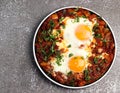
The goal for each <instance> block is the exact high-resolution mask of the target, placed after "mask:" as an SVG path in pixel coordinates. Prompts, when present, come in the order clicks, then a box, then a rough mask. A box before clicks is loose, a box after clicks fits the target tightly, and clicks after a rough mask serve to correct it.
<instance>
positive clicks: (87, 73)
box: [84, 69, 90, 81]
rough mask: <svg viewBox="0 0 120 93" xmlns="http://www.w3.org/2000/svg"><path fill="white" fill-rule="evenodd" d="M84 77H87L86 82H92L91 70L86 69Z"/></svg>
mask: <svg viewBox="0 0 120 93" xmlns="http://www.w3.org/2000/svg"><path fill="white" fill-rule="evenodd" d="M84 76H85V80H86V81H89V80H90V76H89V70H88V69H85V70H84Z"/></svg>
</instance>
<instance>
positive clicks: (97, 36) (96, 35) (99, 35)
mask: <svg viewBox="0 0 120 93" xmlns="http://www.w3.org/2000/svg"><path fill="white" fill-rule="evenodd" d="M94 37H95V38H102V36H101V34H99V33H98V34H94Z"/></svg>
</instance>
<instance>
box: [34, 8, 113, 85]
mask: <svg viewBox="0 0 120 93" xmlns="http://www.w3.org/2000/svg"><path fill="white" fill-rule="evenodd" d="M34 48H35V56H36V59H37V62H38V64H39V66H40V68H41V69H42V70H43V72H44V73H45V74H46V75H47V76H48V77H50V78H51V79H52V80H53V81H55V82H57V83H59V84H62V85H65V86H71V87H81V86H86V85H89V84H91V83H94V82H95V81H97V80H99V79H100V78H101V77H102V76H103V75H104V74H105V73H106V72H107V71H108V69H109V68H110V66H111V64H112V62H113V59H114V56H115V41H114V37H113V34H112V32H111V29H110V27H109V25H108V24H107V23H106V21H104V19H103V18H101V17H100V16H99V15H97V14H96V13H94V12H92V11H89V10H87V9H84V8H64V9H61V10H58V11H56V12H54V13H52V14H50V15H49V16H48V17H47V18H46V19H45V20H44V21H43V22H42V24H41V25H40V26H39V28H38V31H37V33H36V36H35V44H34Z"/></svg>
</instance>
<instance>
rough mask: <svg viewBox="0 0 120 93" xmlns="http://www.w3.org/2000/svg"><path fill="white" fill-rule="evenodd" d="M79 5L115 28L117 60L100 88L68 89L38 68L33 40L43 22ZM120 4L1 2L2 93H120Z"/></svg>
mask: <svg viewBox="0 0 120 93" xmlns="http://www.w3.org/2000/svg"><path fill="white" fill-rule="evenodd" d="M70 5H78V6H84V7H87V8H90V9H92V10H94V11H96V12H98V13H99V14H100V15H101V16H103V17H104V18H105V19H106V20H107V21H108V22H109V24H110V25H111V27H112V29H113V32H114V34H115V36H116V40H117V46H118V47H117V48H118V49H117V56H116V59H115V63H114V65H113V67H112V69H111V71H110V72H109V73H108V74H107V76H106V77H105V78H103V79H102V80H101V81H100V82H98V83H97V84H95V85H93V86H91V87H88V88H85V89H79V90H71V89H64V88H61V87H59V86H56V85H55V84H53V83H51V82H50V81H49V80H47V79H46V78H45V77H44V76H43V75H42V73H41V72H40V71H39V69H38V68H37V66H36V64H35V62H34V59H33V54H32V40H33V36H34V33H35V30H36V28H37V26H38V24H39V23H40V22H41V20H42V19H43V18H44V17H45V16H46V15H48V14H49V13H50V12H52V11H54V10H55V9H58V8H61V7H63V6H70ZM119 38H120V0H0V93H120V62H119V61H120V39H119Z"/></svg>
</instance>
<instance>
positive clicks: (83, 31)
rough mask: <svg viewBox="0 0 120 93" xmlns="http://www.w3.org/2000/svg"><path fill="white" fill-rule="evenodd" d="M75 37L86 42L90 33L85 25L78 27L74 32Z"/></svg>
mask: <svg viewBox="0 0 120 93" xmlns="http://www.w3.org/2000/svg"><path fill="white" fill-rule="evenodd" d="M75 35H76V37H77V38H78V39H79V40H88V39H89V38H90V37H91V36H92V33H91V30H90V28H89V27H88V26H87V25H79V26H78V27H77V28H76V30H75Z"/></svg>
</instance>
